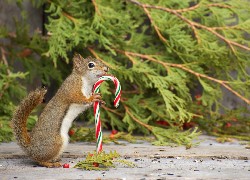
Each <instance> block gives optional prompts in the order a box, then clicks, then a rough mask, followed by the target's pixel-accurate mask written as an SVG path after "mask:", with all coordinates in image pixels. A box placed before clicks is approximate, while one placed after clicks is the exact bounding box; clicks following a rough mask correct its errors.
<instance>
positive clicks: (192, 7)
mask: <svg viewBox="0 0 250 180" xmlns="http://www.w3.org/2000/svg"><path fill="white" fill-rule="evenodd" d="M199 7H200V3H198V4H196V5H194V6H191V7H189V8H183V9H176V10H175V11H176V12H180V13H183V12H187V11H193V10H195V9H197V8H199Z"/></svg>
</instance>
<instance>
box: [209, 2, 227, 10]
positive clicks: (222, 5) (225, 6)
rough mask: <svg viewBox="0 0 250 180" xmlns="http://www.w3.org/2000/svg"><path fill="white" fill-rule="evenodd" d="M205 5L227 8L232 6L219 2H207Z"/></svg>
mask: <svg viewBox="0 0 250 180" xmlns="http://www.w3.org/2000/svg"><path fill="white" fill-rule="evenodd" d="M207 6H208V7H219V8H228V9H231V8H232V6H230V5H225V4H219V3H214V4H208V5H207Z"/></svg>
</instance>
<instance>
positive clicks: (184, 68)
mask: <svg viewBox="0 0 250 180" xmlns="http://www.w3.org/2000/svg"><path fill="white" fill-rule="evenodd" d="M118 52H122V51H121V50H119V51H118ZM126 53H127V54H130V55H132V56H137V57H140V58H143V59H147V60H150V61H153V62H156V63H158V64H161V65H163V66H164V67H165V68H166V69H167V67H176V68H179V69H182V70H184V71H186V72H189V73H191V74H193V75H195V76H196V77H198V78H200V77H202V78H205V79H208V80H210V81H213V82H216V83H218V84H220V85H222V86H223V87H225V88H226V89H228V90H229V91H230V92H232V93H233V94H235V95H236V96H238V97H239V98H240V99H242V100H243V101H244V102H246V103H247V104H250V100H248V99H247V98H245V97H244V96H242V95H241V94H239V93H238V92H237V91H235V90H233V89H232V88H231V87H230V86H229V85H228V83H229V82H228V81H223V80H219V79H216V78H213V77H210V76H207V75H205V74H201V73H198V72H195V71H193V70H192V69H189V68H187V67H186V66H185V64H174V63H166V62H163V61H158V60H157V59H154V58H153V57H150V56H148V55H144V54H139V53H133V52H126Z"/></svg>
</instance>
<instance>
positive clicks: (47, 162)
mask: <svg viewBox="0 0 250 180" xmlns="http://www.w3.org/2000/svg"><path fill="white" fill-rule="evenodd" d="M108 70H109V68H108V67H107V66H105V65H104V64H103V63H102V62H101V61H100V60H98V59H95V58H91V57H88V58H85V59H84V58H83V57H82V56H81V55H80V54H75V55H74V57H73V70H72V73H71V74H70V75H69V76H68V77H67V78H66V79H65V80H64V82H63V83H62V85H61V87H60V88H59V89H58V91H57V92H56V94H55V96H54V97H53V98H52V99H51V100H50V101H49V102H48V104H47V105H46V106H45V108H44V110H43V111H42V113H41V114H40V116H39V118H38V121H37V122H36V124H35V126H34V127H33V129H32V130H31V132H30V133H29V132H28V131H27V127H26V123H27V119H28V116H29V114H30V113H31V111H32V110H33V109H34V108H35V107H36V106H37V105H38V104H40V103H42V101H43V99H44V96H45V94H46V92H47V90H46V89H45V88H38V89H36V90H35V91H32V92H30V93H29V94H28V96H27V97H26V98H25V99H23V100H22V101H21V103H20V105H19V106H18V107H17V108H16V111H15V112H14V114H13V118H12V124H13V131H14V134H15V137H16V139H17V143H18V144H19V146H21V148H22V149H23V150H24V152H25V153H26V154H27V155H28V156H29V157H30V158H31V159H33V160H34V161H36V162H37V163H38V164H39V165H40V166H45V167H60V166H61V164H60V162H59V158H60V155H61V154H62V153H63V151H64V149H65V147H66V146H67V145H68V142H69V136H68V131H69V128H70V127H71V124H72V122H73V120H74V119H75V118H76V117H77V116H78V115H79V114H80V113H82V112H84V111H85V110H86V109H88V108H89V107H90V106H91V105H93V102H95V101H98V102H100V103H102V104H103V103H104V101H103V100H102V97H101V94H100V93H95V94H92V88H93V85H94V84H95V82H96V81H97V80H98V79H99V78H100V77H101V76H103V75H105V74H106V73H107V72H108Z"/></svg>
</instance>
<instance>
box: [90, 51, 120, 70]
mask: <svg viewBox="0 0 250 180" xmlns="http://www.w3.org/2000/svg"><path fill="white" fill-rule="evenodd" d="M88 50H89V51H90V52H91V54H93V56H95V58H96V59H99V60H100V61H102V63H103V64H105V65H106V66H108V67H110V68H112V69H115V68H116V67H114V66H113V65H111V64H109V63H107V62H105V61H104V60H103V59H101V58H100V57H99V56H98V55H97V53H96V52H95V51H94V49H92V48H90V47H88Z"/></svg>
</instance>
